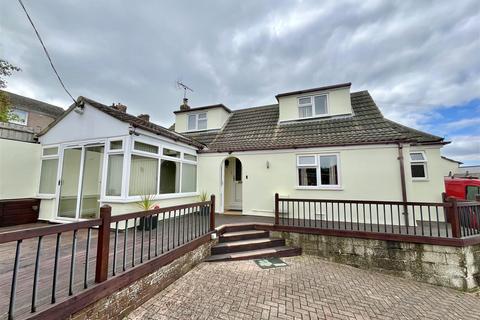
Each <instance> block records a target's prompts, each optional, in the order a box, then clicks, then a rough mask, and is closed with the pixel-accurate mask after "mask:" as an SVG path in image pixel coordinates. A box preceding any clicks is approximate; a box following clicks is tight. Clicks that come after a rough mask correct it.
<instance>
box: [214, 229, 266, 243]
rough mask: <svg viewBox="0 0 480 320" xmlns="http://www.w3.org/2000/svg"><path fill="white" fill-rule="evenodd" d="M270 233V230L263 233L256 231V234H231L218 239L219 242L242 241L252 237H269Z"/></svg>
mask: <svg viewBox="0 0 480 320" xmlns="http://www.w3.org/2000/svg"><path fill="white" fill-rule="evenodd" d="M269 236H270V233H269V232H268V231H265V232H262V233H254V234H240V235H236V236H229V237H224V236H220V238H219V239H218V241H219V242H222V243H223V242H230V241H240V240H251V239H259V238H268V237H269Z"/></svg>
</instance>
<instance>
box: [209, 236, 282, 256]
mask: <svg viewBox="0 0 480 320" xmlns="http://www.w3.org/2000/svg"><path fill="white" fill-rule="evenodd" d="M284 245H285V239H272V240H270V241H268V242H261V243H247V244H242V245H236V246H230V247H213V248H212V255H214V254H222V253H232V252H242V251H250V250H256V249H265V248H273V247H281V246H284Z"/></svg>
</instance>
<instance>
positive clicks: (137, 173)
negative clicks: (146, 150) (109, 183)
mask: <svg viewBox="0 0 480 320" xmlns="http://www.w3.org/2000/svg"><path fill="white" fill-rule="evenodd" d="M157 174H158V160H157V159H153V158H147V157H141V156H136V155H132V162H131V164H130V185H129V186H130V189H129V194H130V195H131V196H139V195H152V194H156V193H157Z"/></svg>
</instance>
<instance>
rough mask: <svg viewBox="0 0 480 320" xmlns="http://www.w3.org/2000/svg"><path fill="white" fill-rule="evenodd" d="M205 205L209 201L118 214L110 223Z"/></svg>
mask: <svg viewBox="0 0 480 320" xmlns="http://www.w3.org/2000/svg"><path fill="white" fill-rule="evenodd" d="M207 204H210V201H203V202H194V203H188V204H182V205H178V206H171V207H164V208H158V209H152V210H148V211H138V212H131V213H126V214H120V215H115V216H112V219H111V222H119V221H125V220H130V219H135V218H142V217H147V216H151V215H153V214H157V213H163V212H169V211H175V210H181V209H187V208H192V207H197V206H204V205H207Z"/></svg>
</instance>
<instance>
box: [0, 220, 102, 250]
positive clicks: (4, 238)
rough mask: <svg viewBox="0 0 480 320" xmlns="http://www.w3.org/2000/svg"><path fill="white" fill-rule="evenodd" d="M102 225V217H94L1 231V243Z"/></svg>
mask: <svg viewBox="0 0 480 320" xmlns="http://www.w3.org/2000/svg"><path fill="white" fill-rule="evenodd" d="M100 225H102V220H101V219H92V220H87V221H79V222H72V223H65V224H58V225H52V226H45V227H41V228H30V229H23V230H17V231H8V232H3V233H0V244H2V243H6V242H12V241H18V240H24V239H30V238H36V237H41V236H48V235H52V234H57V233H63V232H68V231H74V230H79V229H86V228H91V227H97V226H100Z"/></svg>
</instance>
